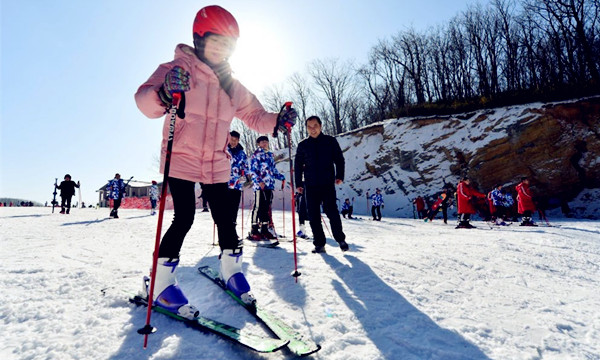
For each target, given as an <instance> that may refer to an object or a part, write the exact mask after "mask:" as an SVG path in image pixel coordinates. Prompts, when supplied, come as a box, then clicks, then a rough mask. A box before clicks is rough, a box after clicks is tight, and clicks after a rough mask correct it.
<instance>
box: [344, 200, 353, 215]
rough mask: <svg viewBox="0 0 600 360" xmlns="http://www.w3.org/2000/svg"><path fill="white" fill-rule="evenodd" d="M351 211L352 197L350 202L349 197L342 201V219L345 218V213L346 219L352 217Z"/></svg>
mask: <svg viewBox="0 0 600 360" xmlns="http://www.w3.org/2000/svg"><path fill="white" fill-rule="evenodd" d="M353 211H354V198H352V202H350V199H346V200H344V203H343V204H342V216H343V217H344V219H345V218H346V215H348V219H354V218H353V217H352V212H353Z"/></svg>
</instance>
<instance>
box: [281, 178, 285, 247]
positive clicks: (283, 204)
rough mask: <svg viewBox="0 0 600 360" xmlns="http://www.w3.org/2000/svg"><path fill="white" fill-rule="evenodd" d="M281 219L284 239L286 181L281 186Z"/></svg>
mask: <svg viewBox="0 0 600 360" xmlns="http://www.w3.org/2000/svg"><path fill="white" fill-rule="evenodd" d="M281 205H282V210H281V218H282V220H283V233H282V234H283V237H285V181H284V182H283V183H282V184H281Z"/></svg>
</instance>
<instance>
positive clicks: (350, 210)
mask: <svg viewBox="0 0 600 360" xmlns="http://www.w3.org/2000/svg"><path fill="white" fill-rule="evenodd" d="M353 210H354V206H350V207H349V208H348V209H344V210H342V216H343V217H346V215H348V218H351V217H352V211H353Z"/></svg>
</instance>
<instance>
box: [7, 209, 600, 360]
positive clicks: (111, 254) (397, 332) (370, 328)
mask: <svg viewBox="0 0 600 360" xmlns="http://www.w3.org/2000/svg"><path fill="white" fill-rule="evenodd" d="M108 212H109V210H108V209H98V210H96V209H73V210H72V213H71V214H70V215H61V214H58V213H55V214H50V209H49V208H1V209H0V249H1V251H2V255H3V256H2V259H3V261H2V262H1V263H0V272H1V273H2V277H0V289H2V290H3V293H4V294H5V297H4V301H2V302H1V303H0V338H2V339H3V342H2V344H1V345H0V358H2V359H48V360H52V359H60V360H68V359H113V360H117V359H119V360H120V359H290V358H293V356H292V355H291V353H289V352H287V351H286V350H283V351H280V352H276V353H273V354H257V353H252V352H250V351H248V350H246V349H244V348H243V347H240V346H238V345H235V344H232V343H230V342H228V341H226V340H223V339H221V338H219V337H217V336H215V335H205V334H202V333H200V332H198V331H196V330H192V329H188V328H186V327H185V326H184V325H183V324H181V323H178V322H175V321H173V320H171V319H168V318H167V317H165V316H164V315H161V314H157V313H153V315H152V321H151V323H152V325H153V326H155V327H157V328H158V332H157V333H156V334H153V335H151V336H150V338H149V346H148V349H145V350H144V349H143V348H142V344H143V337H142V336H140V335H138V334H137V332H136V330H137V329H138V328H141V327H142V326H143V325H144V323H145V318H146V311H145V308H138V307H135V306H134V305H131V304H129V302H128V301H127V298H128V296H130V295H133V294H135V293H136V292H137V291H138V289H139V288H140V287H141V284H142V276H143V275H145V274H147V272H148V269H149V267H150V265H151V261H152V251H153V248H154V241H155V231H156V221H157V218H156V217H153V216H150V215H149V214H148V212H147V211H143V210H120V216H121V218H120V219H108V218H107V217H106V216H107V215H108ZM171 218H172V212H170V211H168V212H167V213H166V214H165V221H164V224H163V232H164V231H166V229H167V228H168V226H169V224H170V221H171ZM273 219H274V220H275V222H276V225H277V228H278V229H282V228H283V226H282V225H283V224H282V223H281V222H282V214H281V212H278V211H274V214H273ZM246 220H247V219H244V221H246ZM287 221H288V223H287V224H286V229H287V232H288V234H286V235H287V236H288V237H290V236H291V215H290V214H289V213H288V214H287ZM449 222H450V223H451V224H448V225H444V224H443V223H442V222H441V221H440V220H436V221H434V222H432V223H424V222H422V221H420V220H413V219H390V218H384V219H383V221H382V222H372V221H352V220H344V219H343V223H344V230H345V232H346V235H347V241H348V243H349V244H350V251H349V252H347V253H345V254H343V253H342V252H341V251H340V250H339V248H338V247H337V244H336V243H335V242H334V241H333V240H331V239H328V246H327V253H326V254H322V255H321V254H319V255H316V254H312V253H311V252H310V251H311V250H312V248H313V246H312V242H311V241H310V240H304V239H298V244H297V245H298V262H299V270H300V272H301V273H302V275H301V276H300V277H299V278H298V283H295V282H294V278H293V277H292V276H290V274H291V272H292V271H293V270H294V266H293V264H294V263H293V244H292V243H291V242H282V243H281V245H280V248H279V249H266V248H257V247H252V246H247V247H245V248H244V252H245V258H244V269H245V273H246V276H247V278H248V280H249V282H250V284H251V286H252V288H253V291H254V293H255V295H256V296H257V298H258V299H259V302H260V303H261V304H262V305H263V306H264V307H265V308H267V309H269V310H270V311H271V312H273V313H275V314H278V316H280V317H281V318H282V319H283V320H284V321H286V322H287V323H289V324H290V325H291V326H292V327H294V328H295V329H298V330H299V331H301V332H302V333H304V334H306V335H307V336H308V337H310V338H312V339H313V340H315V341H316V342H317V343H320V344H321V346H322V349H321V351H319V352H318V353H316V354H314V355H312V356H311V358H314V359H327V360H329V359H343V360H351V359H360V360H364V359H488V358H489V359H600V315H599V311H598V309H600V291H598V289H599V285H600V284H599V282H600V266H599V264H600V222H598V221H583V220H572V219H561V220H558V221H554V222H553V223H556V225H559V226H560V227H544V226H540V227H537V228H523V227H519V226H518V224H513V225H512V226H508V227H494V228H492V229H490V226H489V225H488V224H487V223H484V222H481V221H475V222H474V224H475V225H476V226H477V227H478V228H477V229H473V230H465V229H454V225H453V221H452V220H451V221H449ZM239 224H241V218H240V219H239V221H238V231H239V230H240V225H239ZM328 225H329V224H328ZM247 229H248V224H245V230H244V231H247ZM212 231H213V224H212V219H211V218H210V215H209V214H208V213H201V212H197V214H196V221H195V223H194V225H193V227H192V229H191V230H190V232H189V234H188V236H187V238H186V241H185V243H184V245H183V249H182V258H181V265H180V268H179V273H178V279H179V282H180V285H181V287H182V288H183V289H184V291H185V292H186V294H187V295H188V297H189V299H190V301H191V302H192V303H194V304H196V305H197V306H198V307H199V308H200V310H201V313H202V314H203V315H204V316H207V317H211V318H214V319H216V320H219V321H222V322H225V323H227V324H230V325H234V326H238V327H244V328H246V329H248V330H250V331H252V332H255V333H257V334H261V335H265V336H266V335H270V333H269V332H268V331H266V330H265V329H264V328H263V327H262V326H260V325H259V324H257V322H256V320H255V319H254V318H253V317H252V316H251V315H250V314H248V313H247V312H246V310H244V309H243V308H242V307H240V306H239V305H237V304H236V303H235V302H234V301H233V300H232V299H230V298H229V297H228V296H226V295H225V294H224V293H223V291H222V290H221V289H219V288H218V287H217V286H215V285H214V284H212V283H211V282H210V281H208V280H207V279H204V278H203V277H201V276H200V275H199V274H198V272H197V270H196V269H197V267H198V266H200V265H211V266H218V260H217V256H218V253H219V251H218V247H213V245H212V239H213V234H212ZM325 232H326V234H327V230H325ZM240 234H241V232H240Z"/></svg>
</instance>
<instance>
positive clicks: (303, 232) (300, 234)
mask: <svg viewBox="0 0 600 360" xmlns="http://www.w3.org/2000/svg"><path fill="white" fill-rule="evenodd" d="M296 235H297V236H298V237H301V238H303V239H308V235H306V228H305V227H304V224H301V225H300V230H298V232H297V233H296Z"/></svg>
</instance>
